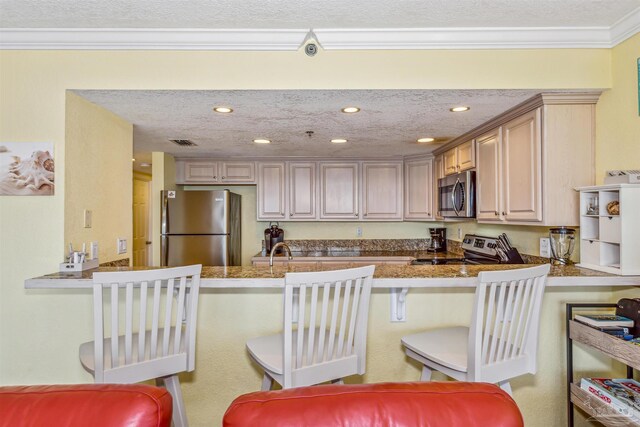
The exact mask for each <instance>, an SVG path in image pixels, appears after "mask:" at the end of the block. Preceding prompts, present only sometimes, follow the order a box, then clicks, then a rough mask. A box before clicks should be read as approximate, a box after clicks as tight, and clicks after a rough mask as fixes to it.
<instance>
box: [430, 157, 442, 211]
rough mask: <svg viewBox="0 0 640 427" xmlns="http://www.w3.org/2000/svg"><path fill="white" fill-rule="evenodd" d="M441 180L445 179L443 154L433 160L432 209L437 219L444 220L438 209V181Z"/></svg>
mask: <svg viewBox="0 0 640 427" xmlns="http://www.w3.org/2000/svg"><path fill="white" fill-rule="evenodd" d="M440 178H444V156H443V155H442V154H441V155H439V156H436V157H434V159H433V186H432V187H433V193H432V197H431V200H432V202H431V203H432V204H431V206H432V209H433V210H434V211H435V212H434V218H435V219H443V218H444V217H443V216H442V215H440V210H439V209H438V204H439V203H440V202H439V201H438V180H439V179H440Z"/></svg>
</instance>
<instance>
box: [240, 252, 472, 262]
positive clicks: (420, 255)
mask: <svg viewBox="0 0 640 427" xmlns="http://www.w3.org/2000/svg"><path fill="white" fill-rule="evenodd" d="M291 256H292V257H293V259H294V260H295V259H296V258H313V259H319V258H340V257H344V258H355V257H358V258H416V259H452V258H453V259H462V257H463V255H462V254H460V253H456V252H428V251H423V250H392V251H385V250H382V251H374V250H342V249H339V250H308V251H291ZM273 258H274V259H276V260H277V259H280V258H286V254H285V253H281V254H276V255H274V257H273ZM268 259H269V255H268V254H267V253H266V252H265V251H262V252H258V253H257V254H255V255H254V256H253V258H251V260H252V261H253V260H255V261H266V260H268Z"/></svg>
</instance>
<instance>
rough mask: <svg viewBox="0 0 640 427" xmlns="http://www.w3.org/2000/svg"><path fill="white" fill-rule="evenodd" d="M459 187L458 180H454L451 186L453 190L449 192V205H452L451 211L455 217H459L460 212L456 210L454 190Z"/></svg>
mask: <svg viewBox="0 0 640 427" xmlns="http://www.w3.org/2000/svg"><path fill="white" fill-rule="evenodd" d="M458 185H460V178H458V179H456V183H455V184H453V190H451V204H452V205H453V211H454V212H455V213H456V216H460V211H459V210H458V209H457V208H456V204H457V203H456V188H457V187H458Z"/></svg>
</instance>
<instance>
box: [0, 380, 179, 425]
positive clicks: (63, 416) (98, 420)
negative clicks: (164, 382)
mask: <svg viewBox="0 0 640 427" xmlns="http://www.w3.org/2000/svg"><path fill="white" fill-rule="evenodd" d="M171 411H172V403H171V395H170V394H169V392H168V391H167V390H165V389H163V388H159V387H153V386H149V385H140V384H81V385H50V386H16V387H0V427H20V426H47V427H58V426H60V427H62V426H65V427H76V426H77V427H85V426H91V427H119V426H127V427H169V426H170V425H171Z"/></svg>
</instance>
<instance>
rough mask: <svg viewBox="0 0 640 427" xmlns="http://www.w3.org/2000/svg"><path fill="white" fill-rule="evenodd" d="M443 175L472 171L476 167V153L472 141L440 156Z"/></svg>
mask: <svg viewBox="0 0 640 427" xmlns="http://www.w3.org/2000/svg"><path fill="white" fill-rule="evenodd" d="M442 159H443V163H444V173H445V175H451V174H454V173H459V172H462V171H466V170H468V169H473V168H474V167H475V166H476V151H475V145H474V143H473V140H472V139H471V140H469V141H467V142H464V143H462V144H460V145H458V146H456V147H453V148H452V149H450V150H448V151H445V152H444V153H443V154H442Z"/></svg>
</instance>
